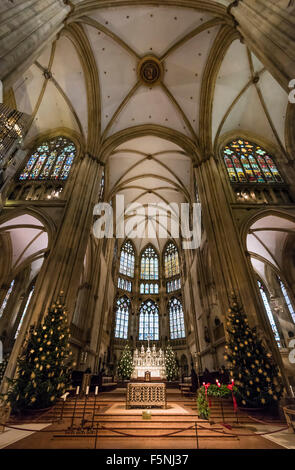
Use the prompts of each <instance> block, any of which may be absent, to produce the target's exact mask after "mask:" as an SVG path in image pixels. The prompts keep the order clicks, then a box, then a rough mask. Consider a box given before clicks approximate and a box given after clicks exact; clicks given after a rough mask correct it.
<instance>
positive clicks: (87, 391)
mask: <svg viewBox="0 0 295 470" xmlns="http://www.w3.org/2000/svg"><path fill="white" fill-rule="evenodd" d="M88 393H89V385H87V387H86V395H88Z"/></svg>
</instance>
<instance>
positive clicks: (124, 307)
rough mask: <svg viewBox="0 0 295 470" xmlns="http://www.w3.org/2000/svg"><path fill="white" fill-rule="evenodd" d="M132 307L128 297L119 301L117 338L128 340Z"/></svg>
mask: <svg viewBox="0 0 295 470" xmlns="http://www.w3.org/2000/svg"><path fill="white" fill-rule="evenodd" d="M130 306H131V303H130V300H129V299H128V297H126V296H124V297H121V298H120V299H118V300H117V305H116V327H115V338H120V339H127V338H128V323H129V313H130Z"/></svg>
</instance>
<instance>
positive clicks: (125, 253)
mask: <svg viewBox="0 0 295 470" xmlns="http://www.w3.org/2000/svg"><path fill="white" fill-rule="evenodd" d="M134 262H135V254H134V248H133V245H132V243H131V242H130V241H129V240H127V241H126V242H125V243H124V244H123V245H122V248H121V254H120V267H119V272H120V274H124V275H125V276H128V277H134Z"/></svg>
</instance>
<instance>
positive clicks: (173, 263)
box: [164, 242, 180, 278]
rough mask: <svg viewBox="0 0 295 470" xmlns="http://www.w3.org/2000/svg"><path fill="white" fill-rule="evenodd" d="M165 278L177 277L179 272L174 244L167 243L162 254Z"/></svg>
mask: <svg viewBox="0 0 295 470" xmlns="http://www.w3.org/2000/svg"><path fill="white" fill-rule="evenodd" d="M164 265H165V277H166V278H168V277H173V276H177V274H179V273H180V270H179V257H178V250H177V247H176V246H175V245H174V243H172V242H170V243H168V245H167V247H166V249H165V254H164Z"/></svg>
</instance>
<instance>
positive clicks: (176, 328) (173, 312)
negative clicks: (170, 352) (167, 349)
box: [168, 298, 185, 339]
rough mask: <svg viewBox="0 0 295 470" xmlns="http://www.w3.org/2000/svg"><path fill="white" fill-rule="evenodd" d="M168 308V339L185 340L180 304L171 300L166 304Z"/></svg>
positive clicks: (174, 299) (173, 299)
mask: <svg viewBox="0 0 295 470" xmlns="http://www.w3.org/2000/svg"><path fill="white" fill-rule="evenodd" d="M168 308H169V323H170V338H171V339H181V338H185V327H184V315H183V309H182V303H181V302H180V300H178V299H176V298H172V299H171V300H170V301H169V304H168Z"/></svg>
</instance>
